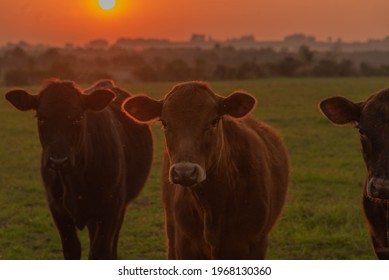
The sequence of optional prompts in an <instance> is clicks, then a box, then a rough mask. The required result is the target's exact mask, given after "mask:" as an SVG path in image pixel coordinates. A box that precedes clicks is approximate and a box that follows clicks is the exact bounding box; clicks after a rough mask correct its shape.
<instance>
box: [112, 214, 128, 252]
mask: <svg viewBox="0 0 389 280" xmlns="http://www.w3.org/2000/svg"><path fill="white" fill-rule="evenodd" d="M125 211H126V210H125V209H123V210H122V214H121V216H120V217H119V218H118V223H117V225H116V232H115V235H114V239H113V243H112V253H113V258H114V259H117V257H118V253H117V250H118V242H119V235H120V230H121V228H122V225H123V220H124V216H125Z"/></svg>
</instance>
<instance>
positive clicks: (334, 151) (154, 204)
mask: <svg viewBox="0 0 389 280" xmlns="http://www.w3.org/2000/svg"><path fill="white" fill-rule="evenodd" d="M388 83H389V79H388V78H386V79H385V78H358V79H356V78H353V79H269V80H257V81H229V82H214V83H212V84H211V85H212V88H213V89H214V90H215V91H216V92H218V93H220V94H222V95H227V94H229V93H230V92H232V91H233V90H234V89H238V88H242V89H246V90H247V91H249V92H251V93H252V94H254V95H255V96H256V97H257V99H258V101H259V102H258V106H257V108H256V109H255V111H254V114H255V115H256V116H257V117H258V118H261V119H263V120H265V121H266V122H268V123H269V124H271V125H273V126H274V127H276V128H278V129H279V130H280V131H281V132H282V134H283V135H284V136H285V140H286V143H287V146H288V149H289V152H290V157H291V163H292V180H291V184H290V187H291V188H290V191H289V196H288V201H287V204H286V207H285V211H284V214H283V216H282V218H281V219H280V221H279V223H278V226H277V227H276V229H275V230H274V231H273V234H272V237H271V242H270V246H269V249H268V258H270V259H372V258H374V254H373V250H372V249H371V247H370V243H369V238H368V234H367V227H366V225H365V223H364V218H363V214H362V209H361V195H362V187H363V180H364V173H365V168H364V165H363V162H362V157H361V155H360V151H359V150H360V148H359V141H358V136H357V133H356V131H355V129H353V128H340V127H334V126H332V125H331V124H330V123H329V122H328V121H327V120H326V119H325V118H324V117H323V116H322V115H321V114H320V113H319V112H318V110H317V104H318V102H319V101H320V100H321V99H323V98H325V97H328V96H333V95H343V96H346V97H349V98H350V99H352V100H354V101H361V100H363V99H365V98H366V97H367V96H368V95H369V94H371V93H372V92H375V91H377V90H378V89H380V88H383V87H385V86H387V85H388ZM172 85H173V83H163V84H135V85H127V87H126V88H127V89H130V90H131V91H132V92H144V93H147V94H149V95H151V96H154V97H158V98H160V97H162V96H163V94H164V93H166V92H168V90H170V88H171V87H172ZM6 90H7V89H5V88H1V89H0V95H1V98H0V120H1V121H0V134H1V137H0V147H1V148H0V149H1V150H0V156H1V160H0V205H1V208H0V259H61V258H62V252H61V246H60V239H59V236H58V234H57V232H56V230H55V227H54V225H53V222H52V220H51V217H50V214H49V211H48V208H47V206H46V201H45V194H44V191H43V187H42V184H41V180H40V176H39V154H40V146H39V142H38V138H37V133H36V125H35V119H34V117H33V116H34V113H33V112H26V113H21V112H19V111H17V110H16V109H14V108H13V107H12V106H11V105H10V104H8V103H7V102H6V101H5V100H4V98H3V94H4V93H5V92H6ZM31 90H32V91H34V90H36V88H32V89H31ZM153 131H154V136H155V145H156V153H155V160H154V165H153V169H152V173H151V175H150V178H149V180H148V183H147V185H146V187H145V189H144V191H143V192H142V194H141V195H140V196H139V197H138V198H137V199H136V201H135V202H134V203H133V204H132V205H130V207H129V209H128V212H127V216H126V219H125V223H124V225H123V229H122V231H121V236H120V241H119V256H120V258H121V259H163V258H164V257H165V252H164V251H165V249H164V232H163V210H162V206H161V201H160V187H159V182H160V170H161V151H162V147H163V141H164V140H163V135H162V133H161V130H160V129H159V127H158V126H157V125H153ZM80 237H81V239H82V244H83V248H84V254H83V257H84V258H85V257H86V256H87V250H88V245H87V244H88V243H87V235H86V231H85V232H80Z"/></svg>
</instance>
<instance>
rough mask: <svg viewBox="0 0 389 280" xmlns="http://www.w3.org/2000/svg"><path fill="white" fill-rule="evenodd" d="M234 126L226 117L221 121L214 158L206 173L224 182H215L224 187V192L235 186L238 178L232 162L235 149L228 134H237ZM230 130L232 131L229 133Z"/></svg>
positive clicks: (232, 121)
mask: <svg viewBox="0 0 389 280" xmlns="http://www.w3.org/2000/svg"><path fill="white" fill-rule="evenodd" d="M234 125H235V123H234V120H233V119H231V118H230V117H228V116H224V117H223V118H222V119H221V121H220V125H219V127H218V133H217V141H216V152H215V153H214V155H215V156H214V157H213V158H212V159H211V162H210V163H209V166H210V168H209V171H207V173H208V174H207V177H210V178H212V179H214V178H218V180H220V181H224V182H216V183H217V184H220V183H222V184H223V185H224V186H225V187H224V190H225V189H229V188H233V187H234V186H236V179H237V178H238V176H237V174H238V168H237V167H236V164H235V162H234V161H233V159H234V155H233V152H234V149H235V147H233V144H232V143H230V141H229V135H230V133H239V131H238V130H236V129H234V128H235V127H233V126H234ZM231 130H233V131H232V132H231Z"/></svg>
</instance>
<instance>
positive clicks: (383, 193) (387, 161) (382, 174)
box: [320, 89, 389, 259]
mask: <svg viewBox="0 0 389 280" xmlns="http://www.w3.org/2000/svg"><path fill="white" fill-rule="evenodd" d="M320 109H321V111H322V113H323V114H324V115H325V116H326V117H327V118H328V119H329V120H330V121H331V122H333V123H334V124H336V125H342V126H356V127H357V128H358V129H359V134H360V140H361V144H362V152H363V158H364V161H365V164H366V167H367V174H366V180H365V187H364V191H363V209H364V213H365V216H366V219H367V222H368V224H369V231H370V236H371V240H372V243H373V247H374V251H375V254H376V255H377V257H378V258H379V259H389V205H388V203H389V89H384V90H381V91H379V92H378V93H376V94H373V95H372V96H370V97H369V98H368V99H367V100H366V101H364V102H359V103H354V102H351V101H349V100H348V99H346V98H344V97H332V98H328V99H325V100H323V101H322V102H321V103H320Z"/></svg>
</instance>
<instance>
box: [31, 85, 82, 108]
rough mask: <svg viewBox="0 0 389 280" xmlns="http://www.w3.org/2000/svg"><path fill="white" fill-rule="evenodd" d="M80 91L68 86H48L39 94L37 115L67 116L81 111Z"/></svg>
mask: <svg viewBox="0 0 389 280" xmlns="http://www.w3.org/2000/svg"><path fill="white" fill-rule="evenodd" d="M80 94H81V93H80V91H79V90H78V89H76V88H72V87H68V86H61V85H55V86H49V87H47V88H45V89H44V90H42V91H41V93H40V94H39V105H38V114H45V115H55V116H58V115H65V114H66V115H69V114H77V113H79V112H80V111H82V104H81V95H80Z"/></svg>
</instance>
